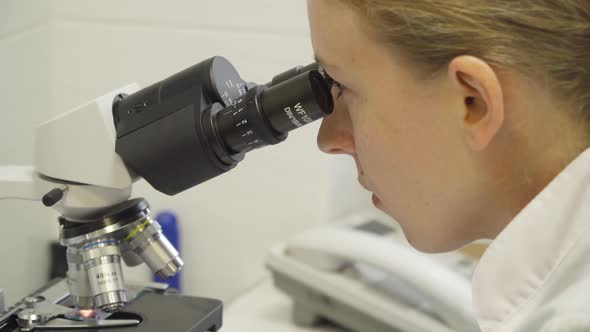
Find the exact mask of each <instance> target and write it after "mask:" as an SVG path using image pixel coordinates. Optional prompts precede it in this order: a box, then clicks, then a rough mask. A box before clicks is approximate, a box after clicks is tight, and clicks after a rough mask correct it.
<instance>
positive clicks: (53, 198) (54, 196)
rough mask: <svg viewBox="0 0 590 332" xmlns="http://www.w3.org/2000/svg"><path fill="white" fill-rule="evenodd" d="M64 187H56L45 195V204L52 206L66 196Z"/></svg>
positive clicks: (43, 200)
mask: <svg viewBox="0 0 590 332" xmlns="http://www.w3.org/2000/svg"><path fill="white" fill-rule="evenodd" d="M64 191H65V190H64V189H61V188H55V189H53V190H52V191H50V192H48V193H47V194H45V195H43V199H42V202H43V205H45V206H47V207H50V206H54V205H55V204H57V202H59V201H61V199H62V198H63V197H64Z"/></svg>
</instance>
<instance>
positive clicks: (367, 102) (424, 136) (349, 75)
mask: <svg viewBox="0 0 590 332" xmlns="http://www.w3.org/2000/svg"><path fill="white" fill-rule="evenodd" d="M308 11H309V20H310V28H311V35H312V43H313V49H314V53H315V55H316V58H317V59H318V61H319V62H320V63H322V64H323V65H324V66H325V68H326V71H327V72H328V74H329V75H330V76H331V77H332V78H333V79H334V80H335V81H337V82H339V83H340V84H341V85H342V91H341V95H340V97H336V95H338V94H339V93H340V91H337V90H338V89H337V88H334V91H333V93H334V94H335V98H336V109H335V111H334V113H333V114H332V115H330V116H329V117H327V118H325V119H324V120H323V123H322V126H321V129H320V132H319V135H318V145H319V147H320V149H321V150H323V151H325V152H327V153H343V154H348V155H350V156H352V157H353V158H354V160H355V162H356V165H357V169H358V180H359V182H360V183H361V184H362V186H363V187H365V188H366V189H367V190H368V191H370V192H372V193H374V195H375V196H374V203H375V205H376V206H377V207H378V208H379V209H381V210H383V211H384V212H386V213H388V214H389V215H391V216H392V217H394V218H395V219H396V220H397V221H398V222H399V223H400V224H401V226H402V228H403V230H404V233H405V235H406V237H407V238H408V240H409V241H410V243H411V244H412V245H413V246H414V247H416V248H417V249H419V250H422V251H426V252H439V251H448V250H453V249H456V248H458V247H460V246H462V245H465V244H467V243H469V242H471V241H473V240H475V239H477V238H481V237H482V236H484V233H485V230H484V229H482V226H481V225H482V223H483V222H484V220H483V219H485V215H484V214H485V213H486V212H487V211H486V210H487V209H486V207H485V206H482V204H481V203H479V202H482V201H483V200H485V199H486V194H485V181H481V175H480V174H478V173H477V172H476V171H474V169H476V167H475V165H474V164H475V161H474V159H473V157H472V156H473V150H472V149H471V148H470V147H469V146H468V144H466V141H465V137H464V135H465V133H464V131H463V130H462V127H461V125H462V123H463V120H464V119H463V116H464V114H463V110H464V108H465V99H464V96H463V95H461V94H460V93H456V91H457V90H458V89H457V88H456V87H454V86H453V82H452V81H451V80H450V79H449V78H448V76H447V75H444V74H442V75H440V77H435V78H433V79H431V80H421V79H418V78H416V77H414V76H413V75H412V73H413V72H415V71H412V70H413V68H410V67H409V66H408V65H404V64H403V62H402V61H401V57H399V56H396V55H395V54H393V52H392V51H391V49H390V48H388V47H387V46H386V45H381V44H380V43H379V42H377V41H375V40H373V39H371V38H369V37H368V34H367V33H366V32H365V31H364V30H362V28H361V27H362V24H363V23H362V21H361V19H360V18H359V17H358V15H357V14H356V13H355V12H354V11H353V10H352V9H350V8H348V7H347V6H345V5H342V4H340V3H339V1H338V0H321V1H318V0H308Z"/></svg>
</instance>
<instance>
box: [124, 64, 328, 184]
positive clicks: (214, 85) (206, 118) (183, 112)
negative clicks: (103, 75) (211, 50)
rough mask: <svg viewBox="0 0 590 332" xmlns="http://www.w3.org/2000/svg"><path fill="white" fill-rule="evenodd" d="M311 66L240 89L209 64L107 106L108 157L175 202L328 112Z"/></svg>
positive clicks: (233, 77) (321, 82)
mask: <svg viewBox="0 0 590 332" xmlns="http://www.w3.org/2000/svg"><path fill="white" fill-rule="evenodd" d="M333 107H334V104H333V100H332V93H331V81H330V79H329V77H328V76H327V75H325V73H324V72H323V68H322V67H321V66H319V65H317V64H315V63H313V64H310V65H308V66H306V67H295V68H293V69H291V70H288V71H286V72H284V73H281V74H279V75H277V76H276V77H275V78H274V79H273V80H272V81H271V82H270V83H268V84H266V85H255V84H251V83H246V82H245V81H244V80H242V79H241V78H240V76H239V75H238V73H237V71H236V70H235V68H234V67H233V66H232V65H231V64H230V63H229V61H227V60H226V59H224V58H221V57H214V58H211V59H209V60H206V61H203V62H201V63H199V64H197V65H195V66H193V67H190V68H188V69H186V70H184V71H182V72H180V73H178V74H176V75H174V76H171V77H169V78H167V79H165V80H163V81H161V82H158V83H156V84H154V85H152V86H149V87H147V88H145V89H142V90H140V91H138V92H136V93H134V94H131V95H129V96H119V97H118V98H117V100H116V101H115V102H114V108H113V118H114V120H115V126H116V130H117V142H116V151H117V153H118V154H119V155H120V156H121V157H122V159H123V160H124V161H125V163H126V164H127V165H128V166H129V167H130V168H131V169H132V170H133V171H134V172H135V173H136V174H138V175H139V176H141V177H143V178H144V179H146V181H148V182H149V183H150V184H151V185H152V187H154V188H155V189H157V190H159V191H160V192H163V193H165V194H168V195H174V194H177V193H179V192H181V191H183V190H186V189H189V188H191V187H193V186H196V185H198V184H199V183H202V182H205V181H207V180H209V179H211V178H213V177H216V176H218V175H220V174H223V173H225V172H227V171H229V170H230V169H232V168H233V167H235V166H236V165H237V164H238V163H239V162H240V161H242V160H243V158H244V155H245V153H247V152H249V151H252V150H254V149H257V148H261V147H264V146H267V145H272V144H277V143H280V142H282V141H284V140H285V139H286V138H287V134H288V133H289V132H290V131H292V130H294V129H297V128H300V127H303V126H305V125H307V124H309V123H311V122H313V121H315V120H318V119H320V118H322V117H324V116H326V115H328V114H330V113H331V112H332V110H333Z"/></svg>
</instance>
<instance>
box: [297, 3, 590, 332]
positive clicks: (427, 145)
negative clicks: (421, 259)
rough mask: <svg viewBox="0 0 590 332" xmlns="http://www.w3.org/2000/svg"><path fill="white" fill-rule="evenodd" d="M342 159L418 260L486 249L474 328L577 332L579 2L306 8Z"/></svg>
mask: <svg viewBox="0 0 590 332" xmlns="http://www.w3.org/2000/svg"><path fill="white" fill-rule="evenodd" d="M308 11H309V19H310V27H311V35H312V43H313V48H314V52H315V54H316V58H317V60H318V61H319V62H320V63H322V64H323V65H324V66H325V68H326V71H327V73H328V74H329V75H330V76H331V77H332V78H333V79H334V80H335V81H336V88H335V91H334V93H335V94H336V96H335V98H336V100H337V107H336V110H335V112H334V114H333V115H331V116H329V117H327V118H326V119H324V121H323V123H322V126H321V129H320V132H319V135H318V145H319V147H320V149H321V150H322V151H324V152H327V153H337V154H348V155H350V156H352V157H353V158H354V160H355V162H356V165H357V168H358V179H359V182H360V183H361V184H362V185H363V186H364V187H365V188H366V189H367V190H369V191H371V192H373V193H374V195H373V201H374V203H375V205H376V206H377V207H378V208H380V209H381V210H383V211H385V212H387V213H388V214H390V215H391V216H392V217H394V218H395V219H396V220H398V221H399V223H400V224H401V226H402V228H403V230H404V232H405V235H406V236H407V238H408V240H409V241H410V243H411V244H412V245H413V246H414V247H415V248H417V249H419V250H421V251H424V252H442V251H449V250H454V249H457V248H460V247H462V246H464V245H466V244H468V243H470V242H472V241H474V240H477V239H482V238H486V239H494V242H493V243H492V245H491V246H490V248H489V249H488V250H487V252H486V254H485V255H484V257H483V258H482V260H481V262H480V265H479V266H478V269H477V271H476V273H475V276H474V279H473V296H474V306H475V310H476V313H477V319H478V322H479V324H480V326H481V328H482V330H483V331H590V319H589V318H588V317H590V315H589V314H588V307H589V304H590V295H588V294H590V292H589V291H590V277H587V276H586V274H587V273H588V272H590V231H589V229H590V186H589V185H590V151H586V149H587V147H588V146H590V124H589V123H588V121H587V118H588V114H590V113H589V112H590V2H589V1H586V0H501V1H489V0H453V1H449V0H412V1H403V0H308Z"/></svg>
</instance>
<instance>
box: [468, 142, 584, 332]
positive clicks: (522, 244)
mask: <svg viewBox="0 0 590 332" xmlns="http://www.w3.org/2000/svg"><path fill="white" fill-rule="evenodd" d="M589 226H590V149H589V150H586V151H585V152H584V153H582V154H581V155H580V156H578V158H576V159H575V160H574V161H573V162H572V163H571V164H570V165H568V166H567V167H566V168H565V169H564V170H563V171H562V172H561V173H560V174H559V175H558V176H557V177H556V178H555V179H554V180H553V181H552V182H551V183H550V184H549V185H548V186H547V187H546V188H545V189H544V190H543V191H542V192H541V193H540V194H539V195H537V197H536V198H535V199H533V200H532V201H531V202H530V203H529V204H528V205H527V206H526V207H525V208H524V209H523V210H522V211H521V212H520V213H519V214H518V215H517V216H516V217H515V218H514V219H513V220H512V222H510V224H509V225H508V226H507V227H506V228H505V229H504V230H503V231H502V232H501V233H500V234H499V235H498V237H497V238H496V239H495V240H494V241H493V242H492V244H491V245H490V247H489V248H488V250H487V251H486V253H485V254H484V256H483V257H482V259H481V261H480V263H479V265H478V267H477V269H476V271H475V274H474V277H473V301H474V306H475V311H476V315H477V319H478V322H479V324H480V326H481V327H482V330H483V331H497V330H500V328H501V327H503V326H506V325H509V324H512V321H513V320H514V319H515V317H516V316H517V315H518V313H519V312H521V311H522V310H523V309H524V308H525V307H526V306H527V305H530V303H531V302H533V301H534V299H535V297H538V293H540V292H542V291H543V290H544V288H546V287H548V286H547V285H546V284H547V281H548V280H549V279H550V278H551V276H552V275H554V274H556V272H555V271H556V270H558V268H559V265H560V263H561V262H562V261H563V260H564V258H565V257H566V255H568V254H570V253H571V252H572V251H573V250H574V248H575V246H576V245H577V244H579V243H580V242H587V241H590V239H586V238H585V236H587V235H584V236H583V234H584V233H585V231H587V230H588V229H589Z"/></svg>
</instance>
